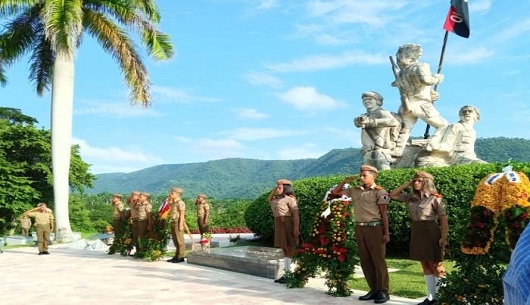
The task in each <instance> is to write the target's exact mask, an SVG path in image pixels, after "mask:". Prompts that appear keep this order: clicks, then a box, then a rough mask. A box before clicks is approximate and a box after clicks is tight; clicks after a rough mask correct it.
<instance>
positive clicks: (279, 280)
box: [274, 276, 286, 284]
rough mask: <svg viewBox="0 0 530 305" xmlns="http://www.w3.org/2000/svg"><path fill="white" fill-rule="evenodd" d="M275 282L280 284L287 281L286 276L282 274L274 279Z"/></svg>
mask: <svg viewBox="0 0 530 305" xmlns="http://www.w3.org/2000/svg"><path fill="white" fill-rule="evenodd" d="M274 282H275V283H279V284H285V283H286V281H285V276H282V277H281V278H279V279H275V280H274Z"/></svg>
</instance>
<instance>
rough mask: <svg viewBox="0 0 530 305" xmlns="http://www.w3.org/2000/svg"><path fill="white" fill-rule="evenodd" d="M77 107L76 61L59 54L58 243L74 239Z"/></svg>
mask: <svg viewBox="0 0 530 305" xmlns="http://www.w3.org/2000/svg"><path fill="white" fill-rule="evenodd" d="M73 106H74V59H73V58H72V57H70V56H67V55H64V54H62V53H61V52H59V53H58V54H57V57H56V58H55V62H54V67H53V81H52V117H51V131H52V170H53V195H54V203H55V240H56V241H57V242H59V243H65V242H72V241H73V240H74V238H73V234H72V229H71V228H70V218H69V213H68V199H69V191H70V189H69V183H68V177H69V172H70V155H71V152H70V151H71V139H72V115H73Z"/></svg>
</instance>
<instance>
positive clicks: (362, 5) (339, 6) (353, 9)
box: [306, 0, 406, 28]
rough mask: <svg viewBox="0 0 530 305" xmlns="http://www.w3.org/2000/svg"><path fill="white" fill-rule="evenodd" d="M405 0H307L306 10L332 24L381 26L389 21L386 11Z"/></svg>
mask: <svg viewBox="0 0 530 305" xmlns="http://www.w3.org/2000/svg"><path fill="white" fill-rule="evenodd" d="M405 4H406V1H398V0H393V1H387V0H372V1H363V0H334V1H321V0H314V1H309V2H307V7H306V9H307V12H308V14H309V16H310V17H313V18H325V19H326V21H328V22H331V23H334V24H351V23H353V24H362V25H368V26H371V27H378V28H380V27H383V26H384V25H386V24H388V22H390V21H391V19H390V18H387V13H389V12H393V11H397V10H399V9H400V8H402V7H403V6H404V5H405Z"/></svg>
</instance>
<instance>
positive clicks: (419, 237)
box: [390, 171, 448, 305]
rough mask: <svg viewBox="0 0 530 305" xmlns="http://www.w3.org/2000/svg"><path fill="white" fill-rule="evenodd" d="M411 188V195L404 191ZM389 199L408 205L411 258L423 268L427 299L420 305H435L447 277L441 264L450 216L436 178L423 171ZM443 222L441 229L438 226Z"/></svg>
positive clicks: (418, 172)
mask: <svg viewBox="0 0 530 305" xmlns="http://www.w3.org/2000/svg"><path fill="white" fill-rule="evenodd" d="M409 186H412V192H411V193H410V194H402V193H401V192H402V191H403V190H404V189H405V188H407V187H409ZM390 198H392V199H395V200H398V201H402V202H405V203H407V204H408V206H409V211H410V217H411V219H412V225H411V239H410V259H412V260H416V261H419V262H420V263H421V267H422V269H423V275H424V278H425V284H426V286H427V292H428V295H427V298H426V299H425V300H424V301H423V302H421V303H419V304H418V305H428V304H435V303H436V300H435V296H436V287H437V284H438V281H439V279H440V277H444V276H445V268H444V267H443V265H442V260H443V250H444V248H445V246H446V245H447V232H448V224H447V216H446V214H445V206H444V203H443V201H442V196H440V194H438V192H437V191H436V187H435V186H434V178H433V176H432V175H431V174H429V173H427V172H424V171H417V172H416V174H415V176H414V179H413V180H410V181H407V182H405V183H404V184H403V185H401V186H400V187H398V188H397V189H395V190H393V191H392V192H390ZM436 218H438V220H439V221H440V227H441V228H440V227H439V226H438V225H437V223H436Z"/></svg>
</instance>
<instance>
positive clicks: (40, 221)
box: [24, 202, 54, 255]
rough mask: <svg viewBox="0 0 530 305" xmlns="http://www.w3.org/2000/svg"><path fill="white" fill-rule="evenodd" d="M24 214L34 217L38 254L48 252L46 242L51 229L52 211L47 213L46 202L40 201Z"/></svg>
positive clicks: (48, 239)
mask: <svg viewBox="0 0 530 305" xmlns="http://www.w3.org/2000/svg"><path fill="white" fill-rule="evenodd" d="M50 211H51V210H50ZM24 216H29V217H34V218H35V224H36V226H37V244H38V247H39V255H43V254H50V252H48V243H49V241H50V232H51V231H53V220H54V218H53V213H48V209H47V208H46V203H43V202H41V203H39V204H38V205H37V207H36V208H34V209H31V210H29V211H27V212H25V213H24Z"/></svg>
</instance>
